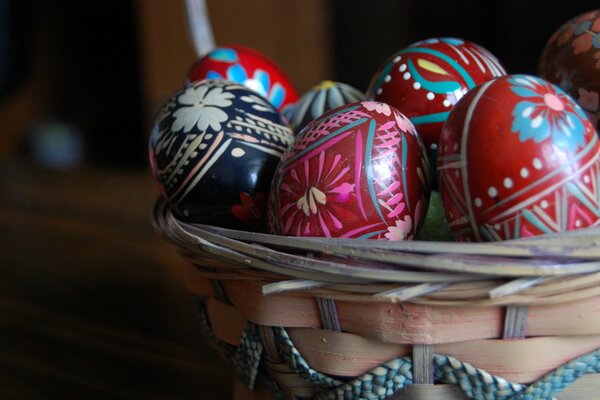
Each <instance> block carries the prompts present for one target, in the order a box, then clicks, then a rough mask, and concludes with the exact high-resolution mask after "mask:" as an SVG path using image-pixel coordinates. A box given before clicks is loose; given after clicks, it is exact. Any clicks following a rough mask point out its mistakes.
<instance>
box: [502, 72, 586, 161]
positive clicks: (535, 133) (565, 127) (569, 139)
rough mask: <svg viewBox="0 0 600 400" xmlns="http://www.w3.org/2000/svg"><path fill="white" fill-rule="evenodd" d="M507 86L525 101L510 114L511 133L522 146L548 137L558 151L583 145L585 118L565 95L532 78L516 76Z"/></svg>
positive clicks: (518, 104) (574, 148) (554, 87)
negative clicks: (527, 142) (511, 118)
mask: <svg viewBox="0 0 600 400" xmlns="http://www.w3.org/2000/svg"><path fill="white" fill-rule="evenodd" d="M509 82H510V83H511V84H512V85H513V86H511V90H512V91H513V93H515V94H516V95H517V96H519V97H521V98H524V100H522V101H520V102H518V103H517V105H516V106H515V108H514V110H513V112H512V115H513V117H514V120H513V124H512V131H513V132H518V133H519V139H520V141H521V142H524V141H527V140H530V139H533V141H535V142H536V143H539V142H541V141H543V140H545V139H547V138H549V137H550V138H551V139H552V141H553V142H554V144H555V145H556V146H557V147H558V148H560V149H561V150H569V151H574V150H576V149H577V148H579V147H581V146H583V145H584V133H585V127H584V124H583V121H584V120H585V119H586V116H585V114H584V113H583V111H582V110H581V108H580V107H579V106H577V105H576V104H575V103H574V102H573V101H571V100H570V98H569V97H568V96H567V94H566V93H564V92H563V91H562V90H560V89H559V88H558V87H556V86H554V85H552V84H550V83H548V82H545V81H542V80H540V79H537V78H534V77H531V76H525V75H515V76H514V77H513V78H511V79H509Z"/></svg>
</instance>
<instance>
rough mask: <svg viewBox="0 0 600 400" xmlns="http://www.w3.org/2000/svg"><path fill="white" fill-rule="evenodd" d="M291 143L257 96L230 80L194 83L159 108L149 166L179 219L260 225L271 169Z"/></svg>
mask: <svg viewBox="0 0 600 400" xmlns="http://www.w3.org/2000/svg"><path fill="white" fill-rule="evenodd" d="M292 142H293V135H292V131H291V129H290V128H289V126H288V125H287V124H286V122H285V121H284V118H283V116H282V115H281V114H280V113H279V112H278V111H277V110H276V109H275V107H274V106H273V105H271V104H270V103H269V102H268V101H267V100H266V99H265V98H264V97H262V96H260V95H259V94H257V93H256V92H254V91H252V90H250V89H248V88H247V87H245V86H242V85H239V84H235V83H232V82H229V81H223V80H205V81H196V82H193V83H191V84H190V85H188V86H187V87H185V88H184V89H182V90H180V91H178V92H176V93H175V94H174V95H173V96H172V97H171V98H170V99H169V100H168V101H167V102H166V103H165V104H164V106H163V107H162V109H161V110H160V112H159V114H158V116H157V118H156V120H155V123H154V126H153V128H152V132H151V135H150V149H149V150H150V151H149V153H150V165H151V168H152V172H153V174H154V177H155V178H156V180H157V182H158V185H159V188H160V191H161V193H162V194H163V196H164V198H165V199H166V200H167V201H168V203H169V204H170V206H171V208H172V209H173V211H174V212H175V213H176V214H177V215H178V216H179V217H180V218H182V219H184V220H186V221H190V222H198V223H205V224H211V225H218V226H224V227H229V228H239V229H249V230H260V229H261V228H262V227H263V224H264V222H265V211H266V205H267V197H268V193H269V190H270V185H271V180H272V178H273V174H274V172H275V167H276V166H277V163H278V162H279V160H280V158H281V156H282V155H283V152H284V151H285V150H286V149H287V147H288V146H289V145H291V143H292Z"/></svg>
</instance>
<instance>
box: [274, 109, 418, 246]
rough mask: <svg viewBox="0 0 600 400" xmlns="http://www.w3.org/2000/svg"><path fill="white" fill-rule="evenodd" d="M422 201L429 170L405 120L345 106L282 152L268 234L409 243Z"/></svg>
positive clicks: (313, 125)
mask: <svg viewBox="0 0 600 400" xmlns="http://www.w3.org/2000/svg"><path fill="white" fill-rule="evenodd" d="M428 201H429V164H428V161H427V155H426V152H425V148H424V146H423V144H422V142H421V139H420V138H419V136H418V135H417V133H416V131H415V128H414V126H413V124H412V123H411V122H410V120H408V118H406V117H405V116H404V115H402V114H401V113H400V112H398V110H396V109H395V108H393V107H390V106H389V105H387V104H384V103H379V102H372V101H366V102H358V103H352V104H349V105H346V106H342V107H338V108H335V109H333V110H331V111H329V112H328V113H326V114H324V115H323V116H321V117H320V118H319V119H317V120H314V121H312V122H311V123H310V124H309V125H308V126H306V128H304V129H303V130H302V131H301V132H300V133H299V134H298V135H297V136H296V138H295V141H294V144H293V145H292V146H291V148H290V149H289V150H288V151H286V152H285V154H284V156H283V158H282V160H281V162H280V163H279V165H278V167H277V170H276V172H275V176H274V178H273V184H272V185H271V195H270V206H269V229H270V231H271V233H275V234H280V235H291V236H325V237H342V238H365V239H366V238H368V239H387V240H404V239H411V238H413V237H414V235H415V233H416V232H417V231H418V229H419V227H420V224H421V222H422V220H423V217H424V214H425V211H426V210H427V205H428Z"/></svg>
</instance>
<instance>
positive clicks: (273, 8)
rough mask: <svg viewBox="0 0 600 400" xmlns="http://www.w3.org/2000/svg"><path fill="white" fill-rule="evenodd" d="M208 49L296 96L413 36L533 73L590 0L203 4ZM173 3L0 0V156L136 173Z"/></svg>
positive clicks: (177, 12)
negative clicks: (272, 66)
mask: <svg viewBox="0 0 600 400" xmlns="http://www.w3.org/2000/svg"><path fill="white" fill-rule="evenodd" d="M207 4H208V9H209V13H210V18H211V21H212V24H213V29H214V36H215V40H216V42H217V44H220V45H224V44H230V43H240V44H244V45H247V46H250V47H254V48H256V49H258V50H260V51H261V52H263V53H265V54H266V55H268V56H270V57H271V58H272V59H274V60H276V61H277V62H278V63H279V64H280V66H281V67H282V68H283V69H284V71H286V72H287V73H288V75H289V76H290V77H291V79H292V81H293V82H294V83H295V84H296V86H297V89H298V90H299V91H300V92H301V93H302V92H304V91H305V90H307V89H308V88H309V87H311V86H312V85H314V84H316V83H318V81H320V80H322V79H336V80H339V81H342V82H346V83H349V84H351V85H354V86H356V87H357V88H359V89H361V90H365V89H366V86H367V84H368V82H369V80H370V78H371V75H372V74H373V73H374V71H375V69H376V68H377V66H378V65H379V64H380V63H381V62H383V61H384V60H385V59H386V58H387V57H388V56H389V55H391V54H392V53H393V52H395V51H397V50H399V49H401V48H402V47H404V46H406V45H408V44H410V43H413V42H415V41H417V40H421V39H426V38H430V37H434V36H453V37H461V38H465V39H469V40H472V41H474V42H476V43H478V44H480V45H483V46H484V47H486V48H488V49H489V50H490V51H492V53H494V54H495V55H496V56H497V57H498V58H499V59H500V60H501V61H502V62H503V63H504V64H505V66H506V68H507V69H508V71H510V72H521V73H535V71H536V65H537V59H538V57H539V55H540V53H541V50H542V48H543V46H544V44H545V42H546V40H547V39H548V38H549V37H550V35H551V34H552V33H553V32H554V31H555V30H556V29H557V28H558V27H559V26H560V25H561V24H562V23H564V22H566V20H568V19H570V18H572V17H574V16H576V15H578V14H580V13H583V12H585V11H589V10H591V9H594V8H595V7H597V2H594V1H592V0H578V1H576V2H563V3H561V5H560V7H555V6H549V5H548V4H547V3H545V2H542V1H527V2H523V1H517V0H505V1H502V2H498V3H493V4H492V3H490V4H488V3H485V2H481V1H458V0H446V1H437V2H422V1H418V0H406V1H401V2H400V1H383V0H372V1H368V2H367V1H360V0H345V1H342V0H304V1H301V2H298V1H292V0H288V1H281V0H255V1H252V2H246V1H242V0H219V1H217V0H208V2H207ZM184 13H185V6H184V2H183V1H165V0H138V1H134V0H106V1H103V2H92V3H88V2H77V1H69V0H54V1H50V2H43V1H17V0H0V121H2V135H0V159H4V158H7V157H15V156H23V157H27V158H29V159H33V160H35V161H37V162H40V163H42V164H44V165H47V166H54V167H61V168H69V167H71V166H76V165H79V164H81V163H83V162H89V163H92V164H99V165H108V166H117V167H126V168H144V167H145V165H146V139H147V133H148V131H149V126H150V123H151V120H152V117H153V115H154V113H155V112H156V109H157V108H158V106H160V104H161V103H162V102H163V101H164V100H165V99H166V98H167V97H168V96H169V95H170V94H171V93H172V92H173V91H174V90H176V89H178V88H179V87H180V85H181V84H182V81H183V79H184V77H185V74H186V73H187V71H188V69H189V68H190V66H191V64H192V63H193V62H194V60H195V54H194V51H193V48H192V45H191V42H190V40H189V37H188V32H187V28H186V19H185V14H184Z"/></svg>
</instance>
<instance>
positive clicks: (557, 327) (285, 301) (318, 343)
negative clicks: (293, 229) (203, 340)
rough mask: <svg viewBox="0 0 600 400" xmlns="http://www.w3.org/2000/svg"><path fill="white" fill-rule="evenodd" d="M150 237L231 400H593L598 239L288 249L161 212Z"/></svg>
mask: <svg viewBox="0 0 600 400" xmlns="http://www.w3.org/2000/svg"><path fill="white" fill-rule="evenodd" d="M154 223H155V227H156V230H157V231H158V232H159V233H160V234H161V235H162V236H163V237H164V238H165V239H166V240H168V241H170V242H171V243H173V244H174V245H175V246H176V247H177V248H178V250H179V252H180V253H181V255H182V256H183V257H184V258H185V259H187V260H189V266H188V267H187V268H186V270H185V272H186V285H187V287H188V288H189V290H190V291H191V292H192V293H193V295H194V297H195V298H196V299H197V300H198V304H199V307H198V309H199V315H200V317H201V318H200V319H201V321H203V323H202V326H203V331H204V332H205V334H206V336H207V338H208V339H210V340H211V341H212V342H213V343H215V344H216V345H217V346H218V347H219V348H221V349H223V353H224V354H225V355H226V356H227V357H229V358H230V359H231V360H232V365H233V368H234V369H235V370H236V372H237V374H238V378H239V387H238V388H237V389H236V397H237V398H239V399H263V398H292V399H371V398H373V399H375V398H377V399H388V398H390V399H391V398H394V399H433V398H448V399H465V398H473V399H526V400H533V399H552V398H558V399H571V398H572V399H575V398H576V399H597V398H600V396H599V395H598V393H600V379H599V377H600V375H599V373H600V350H599V349H600V246H598V245H599V244H600V228H587V229H583V230H579V231H572V232H568V233H562V234H555V235H548V236H540V237H535V238H530V239H520V240H511V241H504V242H498V243H468V244H460V243H446V242H418V241H405V242H386V241H368V240H345V239H324V238H292V237H280V236H272V235H266V234H259V233H251V232H241V231H233V230H227V229H222V228H216V227H212V226H204V225H194V224H187V223H184V222H181V221H179V220H178V219H177V218H175V217H174V216H173V214H172V213H171V212H170V210H169V208H168V207H167V206H166V205H165V204H164V202H162V201H160V200H159V201H158V202H157V205H156V207H155V212H154ZM580 378H581V379H580ZM434 383H435V385H434Z"/></svg>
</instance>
